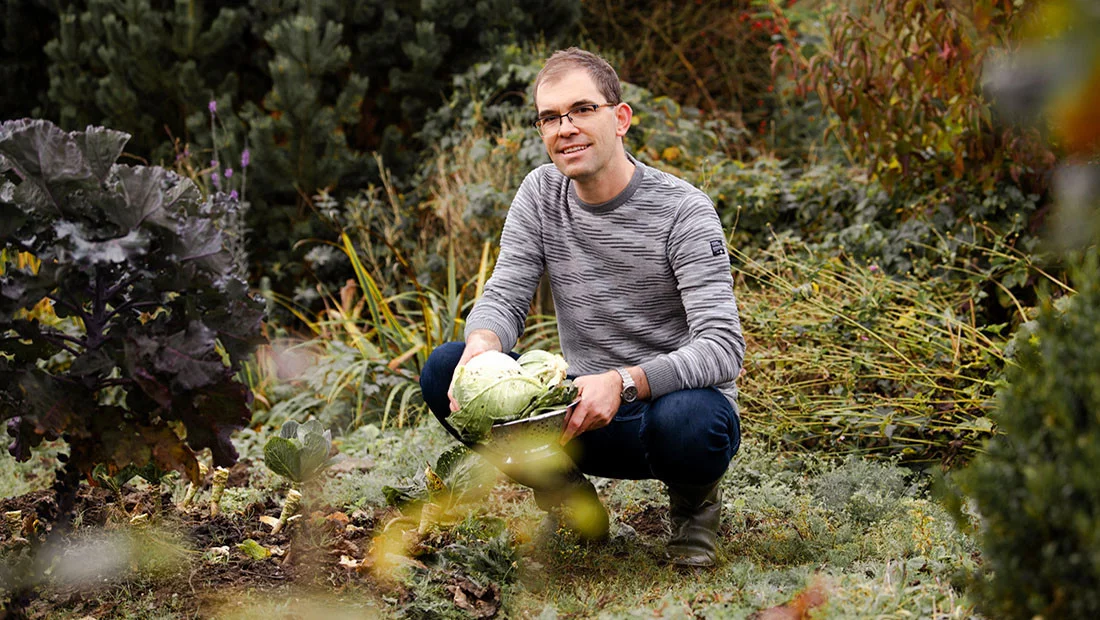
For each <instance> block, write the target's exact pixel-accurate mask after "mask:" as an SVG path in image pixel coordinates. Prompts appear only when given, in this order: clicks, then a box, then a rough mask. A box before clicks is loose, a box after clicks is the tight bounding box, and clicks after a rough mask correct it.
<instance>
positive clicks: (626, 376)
mask: <svg viewBox="0 0 1100 620" xmlns="http://www.w3.org/2000/svg"><path fill="white" fill-rule="evenodd" d="M615 370H616V371H618V373H619V376H620V377H622V378H623V391H622V393H621V394H619V396H620V397H621V398H622V399H623V402H624V403H632V402H634V401H636V400H638V386H636V385H634V377H631V376H630V373H629V372H627V371H626V369H625V368H616V369H615Z"/></svg>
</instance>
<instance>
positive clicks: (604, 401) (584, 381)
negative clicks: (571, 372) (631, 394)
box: [561, 370, 623, 445]
mask: <svg viewBox="0 0 1100 620" xmlns="http://www.w3.org/2000/svg"><path fill="white" fill-rule="evenodd" d="M573 385H575V386H577V389H578V390H580V402H579V403H577V406H576V407H574V408H573V411H572V413H570V414H569V418H568V419H567V421H566V423H565V431H564V432H562V435H561V443H562V445H565V444H566V443H568V442H569V441H570V440H572V439H573V438H574V437H576V436H577V435H580V434H581V433H583V432H585V431H590V430H595V429H597V428H602V427H604V426H607V425H608V424H610V423H611V418H614V417H615V414H616V413H617V412H618V411H619V405H621V404H622V397H621V394H622V391H623V378H622V377H620V376H619V373H617V372H615V371H614V370H611V371H608V372H605V373H602V374H598V375H584V376H581V377H577V378H576V379H574V380H573Z"/></svg>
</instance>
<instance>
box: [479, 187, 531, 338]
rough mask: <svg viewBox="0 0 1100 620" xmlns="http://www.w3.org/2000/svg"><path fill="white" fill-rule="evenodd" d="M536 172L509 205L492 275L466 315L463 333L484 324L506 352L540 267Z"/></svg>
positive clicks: (518, 332) (517, 333)
mask: <svg viewBox="0 0 1100 620" xmlns="http://www.w3.org/2000/svg"><path fill="white" fill-rule="evenodd" d="M540 179H541V173H540V171H539V170H538V169H535V170H533V171H531V173H530V174H528V175H527V177H526V178H525V179H524V180H523V183H522V184H521V185H520V188H519V191H517V192H516V196H515V198H513V199H512V204H511V206H510V207H509V209H508V215H507V216H506V217H505V220H504V230H503V232H501V235H500V255H499V256H498V257H497V262H496V265H495V266H494V267H493V275H492V276H491V277H490V278H489V281H488V282H487V283H486V284H485V290H484V291H483V292H482V295H481V297H480V298H479V299H478V300H477V302H476V303H475V304H474V309H473V310H471V311H470V315H469V316H468V317H467V319H466V329H465V336H467V337H468V336H469V335H470V332H472V331H474V330H477V329H488V330H490V331H492V332H493V333H494V334H496V335H497V337H498V338H500V344H501V347H502V348H503V349H504V351H506V352H507V351H511V350H512V349H513V348H515V346H516V341H517V340H519V337H520V335H522V334H523V327H524V322H525V321H526V319H527V312H528V309H529V308H530V307H531V299H532V298H533V297H534V294H535V289H536V288H537V287H538V284H539V279H540V278H542V274H543V271H544V270H545V259H544V256H543V247H542V225H541V221H540V219H539V217H538V200H539V184H540Z"/></svg>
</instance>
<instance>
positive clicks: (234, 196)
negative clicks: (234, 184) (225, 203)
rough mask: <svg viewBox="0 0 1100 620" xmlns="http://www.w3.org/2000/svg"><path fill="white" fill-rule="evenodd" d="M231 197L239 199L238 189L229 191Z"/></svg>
mask: <svg viewBox="0 0 1100 620" xmlns="http://www.w3.org/2000/svg"><path fill="white" fill-rule="evenodd" d="M229 197H230V198H232V199H233V200H237V199H238V196H237V190H233V191H231V192H229Z"/></svg>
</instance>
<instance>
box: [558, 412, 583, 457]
mask: <svg viewBox="0 0 1100 620" xmlns="http://www.w3.org/2000/svg"><path fill="white" fill-rule="evenodd" d="M583 404H584V403H581V404H580V405H577V406H576V407H574V408H573V411H572V412H571V413H570V414H569V417H568V418H566V421H565V431H563V432H562V434H561V439H560V440H559V443H561V445H563V446H564V445H565V444H567V443H569V442H570V440H572V439H573V438H574V437H576V436H577V435H579V434H580V429H581V426H582V425H583V424H584V418H585V413H584V410H583V409H582V407H581V405H583Z"/></svg>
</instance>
